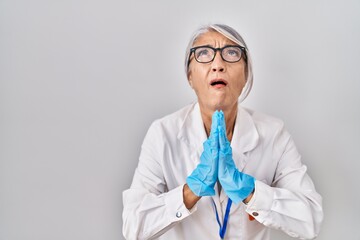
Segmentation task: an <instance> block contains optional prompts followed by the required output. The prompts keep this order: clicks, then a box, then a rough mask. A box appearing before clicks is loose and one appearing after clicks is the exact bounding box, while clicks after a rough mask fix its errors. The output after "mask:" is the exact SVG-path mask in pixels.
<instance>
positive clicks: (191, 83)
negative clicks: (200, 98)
mask: <svg viewBox="0 0 360 240" xmlns="http://www.w3.org/2000/svg"><path fill="white" fill-rule="evenodd" d="M188 82H189V84H190V87H191V88H194V86H193V81H192V76H191V72H189V75H188Z"/></svg>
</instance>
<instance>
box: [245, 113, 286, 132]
mask: <svg viewBox="0 0 360 240" xmlns="http://www.w3.org/2000/svg"><path fill="white" fill-rule="evenodd" d="M241 109H242V111H244V112H246V114H248V115H249V116H250V117H251V119H252V121H253V123H254V125H255V127H256V129H257V130H258V132H259V133H263V134H266V135H268V134H270V135H272V134H276V133H278V132H280V131H283V129H284V125H285V124H284V121H283V120H282V119H280V118H277V117H274V116H271V115H268V114H266V113H262V112H259V111H255V110H253V109H250V108H245V107H241Z"/></svg>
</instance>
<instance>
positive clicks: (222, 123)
mask: <svg viewBox="0 0 360 240" xmlns="http://www.w3.org/2000/svg"><path fill="white" fill-rule="evenodd" d="M219 125H220V126H221V127H223V128H224V129H225V132H226V122H225V116H224V112H223V111H222V110H221V111H220V112H219Z"/></svg>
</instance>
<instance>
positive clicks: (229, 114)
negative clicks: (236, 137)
mask: <svg viewBox="0 0 360 240" xmlns="http://www.w3.org/2000/svg"><path fill="white" fill-rule="evenodd" d="M237 106H238V105H237V103H236V104H234V106H232V107H231V108H226V109H203V108H202V107H201V106H200V110H201V117H202V120H203V122H204V127H205V130H206V134H207V136H208V137H209V135H210V130H211V120H212V115H213V113H214V112H215V110H222V111H223V112H224V117H225V123H226V135H227V138H228V139H229V141H231V139H232V135H233V132H234V127H235V120H236V115H237Z"/></svg>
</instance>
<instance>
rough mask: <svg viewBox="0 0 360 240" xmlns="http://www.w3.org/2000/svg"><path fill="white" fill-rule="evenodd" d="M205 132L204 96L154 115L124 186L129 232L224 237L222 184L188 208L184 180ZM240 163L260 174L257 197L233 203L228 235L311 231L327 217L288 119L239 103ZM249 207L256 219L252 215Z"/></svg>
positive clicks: (129, 235)
mask: <svg viewBox="0 0 360 240" xmlns="http://www.w3.org/2000/svg"><path fill="white" fill-rule="evenodd" d="M205 140H206V133H205V130H204V125H203V121H202V118H201V114H200V108H199V105H198V103H194V104H191V105H189V106H187V107H185V108H183V109H181V110H179V111H177V112H175V113H173V114H171V115H168V116H166V117H164V118H162V119H160V120H157V121H155V122H154V123H153V124H152V125H151V127H150V128H149V130H148V133H147V135H146V137H145V139H144V142H143V145H142V148H141V154H140V159H139V164H138V167H137V168H136V170H135V174H134V178H133V182H132V184H131V187H130V188H129V189H128V190H125V191H124V192H123V203H124V211H123V234H124V236H125V237H126V239H167V240H169V239H197V240H202V239H204V240H209V239H220V237H219V225H218V223H217V221H216V215H215V211H214V207H213V203H212V200H211V199H213V200H214V202H215V204H216V206H217V210H218V214H219V218H220V219H221V221H222V220H223V216H224V213H225V209H226V204H227V199H228V197H227V196H226V194H225V193H224V191H223V190H221V192H220V193H219V192H218V186H215V191H216V195H215V196H211V197H202V198H201V199H200V201H198V203H197V204H196V205H195V206H194V207H193V208H192V209H191V210H188V209H187V208H186V207H185V205H184V203H183V193H182V190H183V185H184V184H185V182H186V177H187V176H188V175H189V174H191V172H192V171H193V169H194V168H196V166H197V164H198V163H199V158H200V155H201V153H202V151H203V145H202V144H203V142H204V141H205ZM231 147H232V149H233V159H234V162H235V164H236V165H237V168H238V169H239V171H242V172H245V173H247V174H250V175H251V176H253V177H255V178H256V182H255V192H254V195H253V197H252V199H251V201H250V202H249V203H248V204H247V205H245V204H243V203H239V204H237V205H236V204H233V205H232V207H231V210H230V216H229V222H228V225H227V231H226V235H225V239H241V240H246V239H249V240H250V239H251V240H264V239H265V240H266V239H270V231H269V228H274V229H279V230H282V231H284V232H285V233H287V234H288V235H290V236H293V237H298V238H302V239H312V238H315V237H316V236H317V234H318V233H319V230H320V224H321V222H322V219H323V211H322V199H321V196H320V195H319V194H318V193H317V192H316V190H315V187H314V185H313V182H312V180H311V179H310V177H309V176H308V175H307V173H306V166H305V165H303V164H302V162H301V157H300V155H299V153H298V151H297V150H296V147H295V145H294V142H293V140H292V138H291V136H290V135H289V133H288V132H287V131H286V130H285V129H284V124H283V122H282V121H280V120H278V119H275V118H272V117H270V116H267V115H264V114H260V113H257V112H254V111H251V110H249V109H245V108H242V107H240V106H239V108H238V113H237V117H236V123H235V128H234V133H233V138H232V141H231ZM249 214H250V215H252V216H253V217H254V218H255V219H256V220H252V221H251V220H250V219H249Z"/></svg>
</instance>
